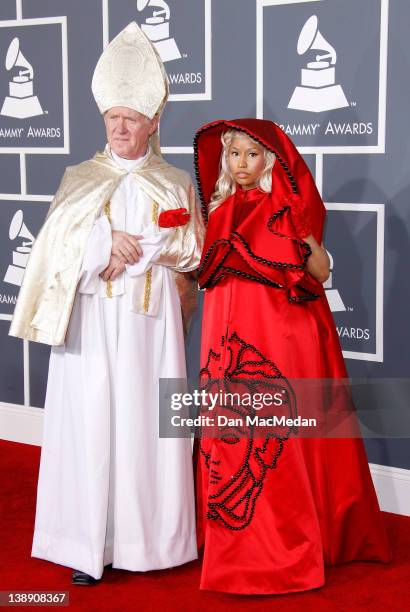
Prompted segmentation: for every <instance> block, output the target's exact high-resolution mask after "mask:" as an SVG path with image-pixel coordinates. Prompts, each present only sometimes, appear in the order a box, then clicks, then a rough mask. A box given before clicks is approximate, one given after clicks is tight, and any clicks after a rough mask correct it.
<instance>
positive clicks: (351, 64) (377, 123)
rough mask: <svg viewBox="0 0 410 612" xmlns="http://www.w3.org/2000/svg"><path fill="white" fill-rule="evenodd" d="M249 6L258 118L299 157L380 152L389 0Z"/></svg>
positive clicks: (301, 0) (261, 1)
mask: <svg viewBox="0 0 410 612" xmlns="http://www.w3.org/2000/svg"><path fill="white" fill-rule="evenodd" d="M256 4H257V19H256V26H257V34H256V51H257V53H256V114H257V117H258V118H261V119H263V118H264V117H265V118H267V119H271V120H273V121H275V122H276V123H277V124H278V125H279V126H280V127H281V128H282V129H283V131H284V132H285V134H287V135H288V136H290V138H292V140H293V141H294V143H295V145H296V146H297V147H298V149H299V151H300V152H301V153H341V154H345V153H384V151H385V135H386V91H387V66H388V61H387V59H388V21H389V0H360V2H357V0H334V2H333V1H332V2H328V1H326V0H256ZM359 5H360V6H359ZM347 24H348V25H347ZM364 32H365V33H366V35H364ZM370 40H371V43H369V41H370ZM369 44H370V45H371V50H372V53H371V54H370V52H369V49H370V47H369Z"/></svg>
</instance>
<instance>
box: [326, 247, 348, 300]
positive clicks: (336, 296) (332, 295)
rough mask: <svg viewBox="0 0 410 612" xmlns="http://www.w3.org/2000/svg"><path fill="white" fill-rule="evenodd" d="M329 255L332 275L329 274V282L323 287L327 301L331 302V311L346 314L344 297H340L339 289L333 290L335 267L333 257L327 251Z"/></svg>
mask: <svg viewBox="0 0 410 612" xmlns="http://www.w3.org/2000/svg"><path fill="white" fill-rule="evenodd" d="M327 254H328V255H329V259H330V274H329V278H328V279H327V281H326V282H325V283H323V287H324V289H325V292H326V297H327V301H328V302H329V306H330V310H331V311H332V312H345V311H346V306H345V305H344V303H343V300H342V296H341V295H340V293H339V290H338V289H334V288H333V267H334V262H333V257H332V255H331V254H330V253H329V251H327Z"/></svg>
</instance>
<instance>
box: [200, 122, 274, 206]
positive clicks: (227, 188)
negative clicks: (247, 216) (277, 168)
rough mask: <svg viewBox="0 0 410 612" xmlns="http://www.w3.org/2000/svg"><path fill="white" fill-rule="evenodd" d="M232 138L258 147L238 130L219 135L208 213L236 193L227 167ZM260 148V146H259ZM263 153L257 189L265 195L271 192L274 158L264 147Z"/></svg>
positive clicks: (234, 184)
mask: <svg viewBox="0 0 410 612" xmlns="http://www.w3.org/2000/svg"><path fill="white" fill-rule="evenodd" d="M234 138H248V140H250V141H251V142H253V143H255V144H256V145H259V143H258V142H257V141H256V140H254V139H253V138H251V136H248V135H247V134H245V133H244V132H241V131H240V130H227V131H226V132H224V133H223V134H222V135H221V142H222V153H221V163H220V172H219V177H218V180H217V181H216V184H215V191H214V193H213V194H212V196H211V201H210V203H209V213H211V212H212V211H213V210H215V208H217V207H218V206H219V205H220V204H222V202H224V201H225V200H226V199H227V198H229V196H230V195H232V194H233V193H235V191H236V183H235V180H234V178H233V176H232V174H231V172H230V170H229V165H228V149H229V147H230V146H231V144H232V141H233V139H234ZM259 146H260V145H259ZM263 153H264V156H265V166H264V168H263V171H262V174H261V176H260V178H259V181H258V187H259V189H261V190H262V191H265V192H266V193H270V192H271V191H272V168H273V166H274V164H275V160H276V156H275V154H274V153H272V151H269V150H268V149H267V148H266V147H263Z"/></svg>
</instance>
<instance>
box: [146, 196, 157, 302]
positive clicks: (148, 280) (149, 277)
mask: <svg viewBox="0 0 410 612" xmlns="http://www.w3.org/2000/svg"><path fill="white" fill-rule="evenodd" d="M158 213H159V204H158V203H157V202H153V203H152V222H153V223H156V224H158ZM151 287H152V268H150V269H149V270H148V271H147V272H146V274H145V286H144V312H148V310H149V302H150V299H151Z"/></svg>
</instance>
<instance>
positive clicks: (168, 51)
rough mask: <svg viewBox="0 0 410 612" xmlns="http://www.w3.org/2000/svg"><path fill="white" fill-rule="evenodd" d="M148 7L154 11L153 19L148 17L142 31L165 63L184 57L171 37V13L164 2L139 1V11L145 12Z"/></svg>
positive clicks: (160, 0)
mask: <svg viewBox="0 0 410 612" xmlns="http://www.w3.org/2000/svg"><path fill="white" fill-rule="evenodd" d="M147 7H151V8H152V9H153V13H152V16H151V17H147V19H146V20H145V23H143V24H142V25H141V30H142V31H143V32H144V33H145V34H146V35H147V36H148V38H149V39H150V41H151V42H152V43H153V44H154V45H155V47H156V49H157V51H158V53H159V55H160V57H161V59H162V61H163V62H170V61H172V60H175V59H180V58H181V57H182V55H181V52H180V50H179V49H178V45H177V43H176V42H175V39H174V38H170V35H169V22H170V19H171V11H170V8H169V6H168V4H167V3H166V2H164V0H137V10H138V11H139V12H141V11H143V10H144V9H146V8H147Z"/></svg>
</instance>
